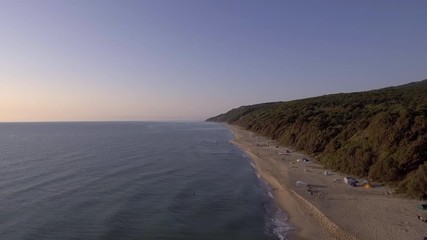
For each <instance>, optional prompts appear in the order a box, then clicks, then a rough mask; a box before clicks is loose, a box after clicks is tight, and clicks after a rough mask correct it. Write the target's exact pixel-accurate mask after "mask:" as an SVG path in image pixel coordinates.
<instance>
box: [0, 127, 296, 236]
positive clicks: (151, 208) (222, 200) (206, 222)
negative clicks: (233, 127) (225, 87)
mask: <svg viewBox="0 0 427 240" xmlns="http://www.w3.org/2000/svg"><path fill="white" fill-rule="evenodd" d="M232 137H233V135H232V133H231V132H230V131H229V130H228V129H227V128H226V127H225V126H224V125H223V124H220V123H206V122H189V123H185V122H176V123H175V122H72V123H66V122H60V123H0V239H2V240H9V239H10V240H20V239H23V240H27V239H28V240H49V239H52V240H53V239H55V240H61V239H73V240H75V239H85V240H90V239H97V240H99V239H112V240H120V239H126V240H128V239H144V240H146V239H148V240H149V239H168V240H181V239H182V240H184V239H185V240H188V239H206V240H208V239H215V240H217V239H224V240H226V239H245V240H247V239H266V240H270V239H271V240H273V239H287V236H288V234H289V233H290V232H291V231H292V230H293V227H292V226H291V225H290V224H289V223H288V222H287V215H286V213H285V212H283V211H281V210H280V209H279V208H278V207H277V205H276V204H275V202H274V199H273V198H272V194H271V189H269V187H268V186H267V185H266V184H265V183H263V182H262V181H261V180H260V178H259V176H257V174H256V172H255V171H254V167H253V165H252V164H251V161H250V159H248V157H246V156H245V154H244V153H243V152H242V151H241V150H240V149H239V148H238V147H236V146H235V145H233V144H231V143H230V140H231V139H232Z"/></svg>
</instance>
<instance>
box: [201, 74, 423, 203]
mask: <svg viewBox="0 0 427 240" xmlns="http://www.w3.org/2000/svg"><path fill="white" fill-rule="evenodd" d="M426 116H427V79H426V80H423V81H420V82H413V83H409V84H405V85H401V86H396V87H388V88H383V89H378V90H372V91H366V92H355V93H339V94H331V95H325V96H320V97H313V98H307V99H300V100H294V101H287V102H272V103H263V104H256V105H250V106H241V107H239V108H235V109H232V110H230V111H229V112H227V113H224V114H221V115H218V116H216V117H212V118H209V119H207V121H216V122H227V123H229V124H235V125H239V126H241V127H243V128H245V129H247V130H250V131H253V132H256V133H259V134H261V135H264V136H267V137H269V138H272V139H274V140H277V141H278V142H279V143H280V144H281V145H284V146H292V147H294V148H295V149H297V150H299V151H304V152H306V153H308V154H310V155H312V156H313V157H315V158H316V159H318V160H319V161H320V162H321V163H322V164H324V165H325V166H326V167H328V168H331V169H333V170H336V171H340V172H344V173H348V174H352V175H356V176H359V177H369V178H371V179H373V180H375V181H379V182H382V183H386V184H389V185H391V186H394V187H396V191H397V192H398V193H402V194H405V195H407V196H409V197H412V198H417V199H421V198H426V197H427V161H426V157H427V131H426V130H427V119H426Z"/></svg>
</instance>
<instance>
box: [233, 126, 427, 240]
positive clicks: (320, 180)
mask: <svg viewBox="0 0 427 240" xmlns="http://www.w3.org/2000/svg"><path fill="white" fill-rule="evenodd" d="M227 127H228V128H229V129H230V130H231V131H232V132H233V134H234V139H233V140H232V142H233V143H234V144H236V145H237V146H239V147H240V148H241V149H242V150H243V151H244V152H245V153H246V154H247V155H248V157H250V158H251V159H252V161H253V162H254V164H255V167H256V170H257V173H258V174H259V175H260V176H261V178H262V179H263V180H264V181H266V182H267V183H268V184H269V185H270V186H271V187H272V188H273V190H274V195H275V196H274V197H275V199H276V202H277V204H278V205H279V207H281V208H282V209H283V210H284V211H285V212H287V213H288V214H289V221H290V223H291V224H292V225H293V226H295V228H296V230H295V231H294V232H293V233H291V235H290V236H289V238H290V239H307V240H308V239H316V240H321V239H369V240H370V239H373V240H376V239H378V240H380V239H381V240H382V239H390V240H391V239H396V240H400V239H414V240H417V239H419V240H423V239H424V237H427V224H426V223H424V222H422V221H420V220H419V219H418V218H417V216H418V215H423V214H427V213H425V212H426V211H424V212H423V211H421V210H418V209H417V208H416V207H417V205H418V204H420V203H421V201H417V200H410V199H404V198H401V197H398V196H395V195H393V193H392V192H393V191H392V189H389V188H387V187H384V186H375V183H373V184H374V186H375V187H374V188H369V189H366V188H364V187H361V186H360V187H351V186H349V185H347V184H345V183H344V181H343V178H344V177H345V176H346V175H343V174H340V173H337V172H333V171H330V170H328V169H325V168H324V167H323V166H322V165H321V164H319V163H318V162H316V160H315V159H313V158H311V157H309V156H308V155H305V154H303V153H299V152H296V151H294V150H293V149H291V148H287V147H280V146H278V145H277V144H276V143H275V142H274V141H272V140H270V139H267V138H264V137H261V136H259V135H256V134H254V133H252V132H249V131H246V130H242V129H241V128H239V127H237V126H233V125H227ZM303 158H307V159H309V161H308V162H304V161H298V159H300V160H301V159H303ZM327 170H328V171H329V174H328V175H325V174H324V173H325V171H327ZM297 181H301V182H303V183H302V184H298V186H297V184H296V182H297ZM304 183H305V184H308V185H309V186H305V185H304Z"/></svg>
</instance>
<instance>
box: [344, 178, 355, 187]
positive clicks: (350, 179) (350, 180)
mask: <svg viewBox="0 0 427 240" xmlns="http://www.w3.org/2000/svg"><path fill="white" fill-rule="evenodd" d="M344 182H345V183H346V184H348V185H350V186H352V187H356V179H354V178H352V177H345V178H344Z"/></svg>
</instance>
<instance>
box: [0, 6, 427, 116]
mask: <svg viewBox="0 0 427 240" xmlns="http://www.w3.org/2000/svg"><path fill="white" fill-rule="evenodd" d="M425 78H427V1H425V0H419V1H411V0H408V1H402V0H398V1H392V0H378V1H372V0H358V1H343V0H336V1H328V0H322V1H318V0H314V1H308V0H303V1H284V0H283V1H268V0H267V1H264V0H259V1H250V0H243V1H234V0H227V1H221V0H213V1H207V0H194V1H189V0H170V1H167V0H156V1H155V0H153V1H149V0H146V1H144V0H140V1H123V0H120V1H119V0H117V1H107V0H100V1H94V0H68V1H65V0H52V1H49V0H28V1H22V0H13V1H8V0H0V121H79V120H80V121H88V120H89V121H93V120H203V119H205V118H207V117H210V116H213V115H217V114H220V113H223V112H225V111H228V110H229V109H231V108H234V107H238V106H240V105H248V104H254V103H261V102H269V101H285V100H292V99H299V98H306V97H313V96H318V95H324V94H329V93H337V92H352V91H364V90H370V89H375V88H381V87H386V86H391V85H400V84H404V83H408V82H412V81H419V80H422V79H425Z"/></svg>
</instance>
